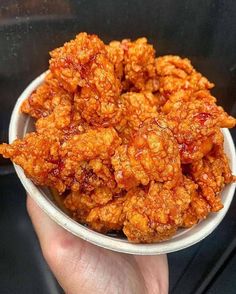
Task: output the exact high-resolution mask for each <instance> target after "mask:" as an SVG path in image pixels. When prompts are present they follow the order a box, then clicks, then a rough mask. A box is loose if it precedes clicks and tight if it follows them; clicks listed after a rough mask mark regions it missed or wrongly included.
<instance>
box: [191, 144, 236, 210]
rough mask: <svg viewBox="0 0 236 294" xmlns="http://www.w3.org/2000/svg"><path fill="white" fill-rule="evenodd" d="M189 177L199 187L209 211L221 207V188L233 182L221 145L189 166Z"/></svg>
mask: <svg viewBox="0 0 236 294" xmlns="http://www.w3.org/2000/svg"><path fill="white" fill-rule="evenodd" d="M190 175H191V176H192V178H193V180H194V181H195V183H197V184H198V186H199V194H200V195H202V196H203V197H204V198H205V199H206V201H207V202H208V203H209V205H210V208H211V211H213V212H216V211H218V210H220V209H221V208H222V207H223V204H222V202H221V198H220V194H221V191H222V189H223V187H224V186H225V185H226V184H228V183H231V182H233V181H234V180H235V177H233V176H232V173H231V170H230V167H229V162H228V159H227V157H226V155H225V153H224V149H223V145H221V146H216V147H215V148H213V150H212V151H211V152H210V153H209V154H207V155H206V156H205V157H204V158H203V159H201V160H199V161H196V162H194V163H192V164H191V165H190Z"/></svg>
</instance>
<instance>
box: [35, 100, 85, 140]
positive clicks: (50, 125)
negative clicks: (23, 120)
mask: <svg viewBox="0 0 236 294" xmlns="http://www.w3.org/2000/svg"><path fill="white" fill-rule="evenodd" d="M35 126H36V130H37V132H38V133H39V134H44V135H47V136H50V138H55V139H59V140H60V142H61V143H62V142H64V141H66V140H68V139H69V138H70V137H71V136H73V135H76V134H80V133H84V132H85V131H87V130H89V129H90V127H89V125H88V124H87V123H86V122H85V121H84V120H83V119H82V118H81V115H80V114H79V112H77V111H75V109H74V107H73V104H72V102H71V101H69V100H63V101H61V103H60V104H59V105H57V106H55V108H54V109H53V111H52V113H51V114H49V115H48V116H46V117H42V118H40V119H38V120H37V121H36V123H35Z"/></svg>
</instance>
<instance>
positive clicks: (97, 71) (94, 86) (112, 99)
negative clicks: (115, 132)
mask: <svg viewBox="0 0 236 294" xmlns="http://www.w3.org/2000/svg"><path fill="white" fill-rule="evenodd" d="M120 92H121V85H120V81H119V79H118V78H117V77H116V75H115V71H114V66H113V64H112V63H111V62H110V61H109V59H108V57H106V56H105V55H103V54H98V55H97V56H96V57H95V58H94V60H93V62H92V63H91V67H90V69H89V71H88V73H87V75H86V85H85V86H84V87H82V88H81V90H80V92H78V93H76V95H75V106H76V108H77V110H78V111H79V112H80V113H81V116H82V117H83V118H84V119H85V120H86V121H87V122H89V123H91V124H93V125H100V126H101V125H102V126H108V125H109V126H110V125H114V124H115V123H116V122H117V121H118V120H119V109H118V106H117V100H118V97H119V95H120Z"/></svg>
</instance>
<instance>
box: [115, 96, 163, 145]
mask: <svg viewBox="0 0 236 294" xmlns="http://www.w3.org/2000/svg"><path fill="white" fill-rule="evenodd" d="M156 105H157V97H156V96H154V95H153V94H152V93H151V92H142V93H135V92H128V93H125V94H123V95H121V97H120V100H119V107H120V109H121V112H122V118H121V120H120V122H119V124H118V125H117V126H116V129H117V130H118V132H119V135H120V136H121V137H122V139H123V142H124V141H125V142H127V141H128V140H129V139H130V137H131V136H132V135H133V133H134V132H135V131H137V130H138V129H139V127H140V125H141V124H142V123H143V122H144V121H145V120H146V119H149V118H155V117H158V116H159V114H158V111H157V106H156Z"/></svg>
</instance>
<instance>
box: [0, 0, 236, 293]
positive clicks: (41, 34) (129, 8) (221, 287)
mask: <svg viewBox="0 0 236 294" xmlns="http://www.w3.org/2000/svg"><path fill="white" fill-rule="evenodd" d="M235 17H236V1H233V0H231V1H230V0H225V1H223V0H222V1H220V0H198V1H194V0H192V1H191V0H165V1H161V0H160V1H158V0H156V1H154V0H153V1H147V0H146V1H144V0H130V1H122V0H116V1H115V0H114V1H112V0H103V1H98V0H88V1H72V0H71V1H70V0H51V1H50V0H48V1H47V0H41V1H39V0H21V1H11V0H5V1H4V0H0V142H3V141H7V137H8V125H9V120H10V115H11V111H12V108H13V106H14V104H15V101H16V99H17V97H18V96H19V95H20V93H21V92H22V90H23V89H24V88H25V87H26V86H27V84H28V83H29V82H30V81H31V80H33V79H34V78H35V77H36V76H38V75H39V74H40V73H42V72H43V71H44V70H46V69H47V66H48V58H49V55H48V51H50V50H51V49H53V48H55V47H57V46H60V45H62V44H63V43H64V42H65V41H67V40H70V39H71V38H73V37H74V36H75V35H76V34H77V33H78V32H81V31H86V32H89V33H95V34H98V35H99V36H100V37H101V38H102V39H103V40H104V41H110V40H113V39H122V38H132V39H134V38H136V37H140V36H146V37H147V38H148V39H149V41H150V42H151V43H153V44H154V46H155V48H156V50H157V54H158V55H163V54H170V53H171V54H178V55H180V56H186V57H189V58H190V59H191V60H192V63H193V65H194V66H195V67H196V68H197V69H198V70H199V71H200V72H202V73H203V74H204V75H206V76H207V77H208V78H209V80H210V81H213V82H214V83H215V84H216V87H215V89H214V90H213V94H214V95H215V96H216V97H217V98H218V102H219V104H220V105H222V106H224V107H225V109H226V110H227V111H228V112H230V113H231V114H233V115H236V99H235V94H236V53H235V52H236V21H235ZM232 134H233V137H234V140H235V138H236V133H235V130H234V131H233V132H232ZM0 188H1V189H0V236H1V237H0V293H1V294H8V293H23V294H28V293H29V294H31V293H32V294H37V293H40V294H41V293H45V294H47V293H50V294H52V293H53V294H54V293H62V290H61V289H60V287H59V286H58V285H57V282H56V281H55V279H54V278H53V276H52V274H51V273H50V270H49V269H48V267H47V265H46V264H45V262H44V260H43V258H42V255H41V251H40V248H39V245H38V241H37V239H36V236H35V234H34V232H33V229H32V226H31V223H30V221H29V219H28V216H27V213H26V209H25V192H24V190H23V188H22V186H21V184H20V182H19V180H18V179H17V177H16V175H15V173H14V170H13V168H12V165H11V164H10V162H9V161H7V160H3V159H0ZM235 236H236V201H235V200H234V201H233V203H232V205H231V208H230V210H229V212H228V214H227V216H226V217H225V219H224V220H223V222H222V223H221V224H220V225H219V227H218V228H217V229H216V230H215V231H214V232H213V233H212V234H211V235H210V236H209V237H208V238H206V239H205V240H204V241H202V242H200V243H198V244H196V245H195V246H192V247H191V248H188V249H185V250H182V251H180V252H177V253H173V254H169V265H170V293H174V294H182V293H184V294H192V293H194V294H195V293H197V294H200V293H208V294H210V293H212V294H213V293H214V294H221V293H227V294H231V293H232V294H233V293H236V290H235V289H236V279H235V277H236V237H235Z"/></svg>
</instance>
